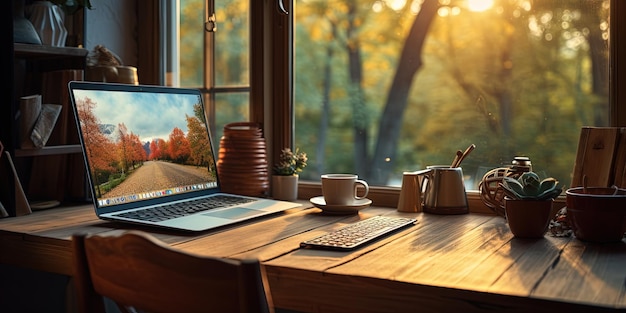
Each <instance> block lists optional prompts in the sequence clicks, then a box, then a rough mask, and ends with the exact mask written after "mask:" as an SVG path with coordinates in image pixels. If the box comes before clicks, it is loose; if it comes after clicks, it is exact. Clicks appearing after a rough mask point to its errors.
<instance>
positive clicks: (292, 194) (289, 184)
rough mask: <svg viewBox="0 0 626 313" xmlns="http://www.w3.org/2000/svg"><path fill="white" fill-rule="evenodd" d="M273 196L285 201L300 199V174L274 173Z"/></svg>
mask: <svg viewBox="0 0 626 313" xmlns="http://www.w3.org/2000/svg"><path fill="white" fill-rule="evenodd" d="M272 198H274V199H276V200H284V201H294V200H296V199H298V175H289V176H283V175H273V176H272Z"/></svg>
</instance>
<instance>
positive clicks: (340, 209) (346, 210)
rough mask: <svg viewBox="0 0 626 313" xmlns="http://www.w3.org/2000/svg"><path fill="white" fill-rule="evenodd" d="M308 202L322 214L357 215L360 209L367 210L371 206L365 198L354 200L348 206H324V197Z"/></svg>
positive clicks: (370, 202) (314, 198)
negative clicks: (320, 210) (322, 212)
mask: <svg viewBox="0 0 626 313" xmlns="http://www.w3.org/2000/svg"><path fill="white" fill-rule="evenodd" d="M309 201H311V203H312V204H313V205H314V206H316V207H318V208H320V209H322V211H324V213H331V214H354V213H357V212H358V211H359V210H360V209H364V208H367V207H368V206H369V205H370V204H372V200H370V199H367V198H364V199H359V200H354V203H352V204H348V205H330V204H326V200H324V196H319V197H313V198H311V199H310V200H309Z"/></svg>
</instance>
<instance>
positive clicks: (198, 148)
mask: <svg viewBox="0 0 626 313" xmlns="http://www.w3.org/2000/svg"><path fill="white" fill-rule="evenodd" d="M187 128H189V133H188V134H187V141H188V142H189V148H190V156H189V162H190V163H191V164H194V165H197V166H208V165H209V160H210V158H211V145H210V144H209V140H208V138H207V136H206V126H205V125H204V124H203V123H202V122H201V121H200V120H199V119H198V118H196V117H193V116H187ZM209 171H210V168H209Z"/></svg>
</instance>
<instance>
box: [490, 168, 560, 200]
mask: <svg viewBox="0 0 626 313" xmlns="http://www.w3.org/2000/svg"><path fill="white" fill-rule="evenodd" d="M558 183H559V182H558V181H557V180H556V179H554V178H552V177H550V178H545V179H543V180H541V179H540V178H539V175H537V174H536V173H534V172H525V173H523V174H522V175H521V176H520V177H519V178H517V179H515V178H512V177H504V178H503V180H502V182H501V183H500V186H501V187H502V188H503V189H504V193H505V194H506V195H507V196H508V197H510V198H512V199H518V200H550V199H554V198H556V197H558V196H559V195H560V194H561V191H562V189H561V188H560V187H558Z"/></svg>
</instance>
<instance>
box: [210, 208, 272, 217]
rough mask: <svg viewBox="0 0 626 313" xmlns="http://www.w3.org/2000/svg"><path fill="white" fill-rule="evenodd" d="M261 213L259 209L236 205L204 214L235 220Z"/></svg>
mask: <svg viewBox="0 0 626 313" xmlns="http://www.w3.org/2000/svg"><path fill="white" fill-rule="evenodd" d="M259 213H261V212H260V211H259V210H251V209H246V208H240V207H234V208H229V209H226V210H221V211H214V212H208V213H205V214H202V215H206V216H214V217H219V218H226V219H231V220H234V219H241V218H246V217H249V216H253V215H259Z"/></svg>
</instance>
